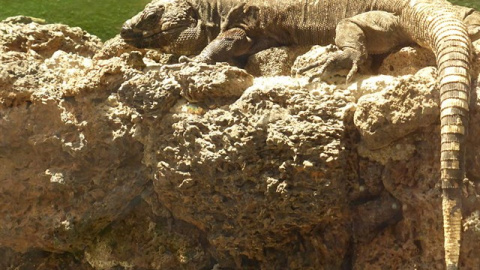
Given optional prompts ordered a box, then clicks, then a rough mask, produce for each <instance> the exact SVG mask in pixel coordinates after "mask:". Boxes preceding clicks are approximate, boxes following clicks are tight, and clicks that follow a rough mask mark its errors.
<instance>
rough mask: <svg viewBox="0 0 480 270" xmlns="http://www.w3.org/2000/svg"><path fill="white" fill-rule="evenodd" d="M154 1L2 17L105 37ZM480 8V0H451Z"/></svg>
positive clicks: (69, 1) (106, 1)
mask: <svg viewBox="0 0 480 270" xmlns="http://www.w3.org/2000/svg"><path fill="white" fill-rule="evenodd" d="M150 1H151V0H0V20H3V19H5V18H7V17H10V16H15V15H27V16H32V17H38V18H42V19H45V20H46V21H47V22H48V23H64V24H68V25H70V26H79V27H81V28H82V29H84V30H86V31H88V32H89V33H92V34H95V35H97V36H98V37H100V38H101V39H102V40H107V39H109V38H112V37H114V36H115V35H116V34H118V33H119V32H120V27H121V26H122V24H123V22H125V21H126V20H127V19H129V18H130V17H132V16H133V15H135V14H136V13H138V12H139V11H140V10H142V9H143V8H144V6H145V5H146V4H147V3H148V2H150ZM451 2H452V3H455V4H459V5H465V6H470V7H473V8H476V9H477V10H480V2H479V0H451Z"/></svg>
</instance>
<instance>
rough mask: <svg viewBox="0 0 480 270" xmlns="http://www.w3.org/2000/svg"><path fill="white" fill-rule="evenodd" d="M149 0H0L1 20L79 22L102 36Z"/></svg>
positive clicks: (116, 30) (114, 31)
mask: <svg viewBox="0 0 480 270" xmlns="http://www.w3.org/2000/svg"><path fill="white" fill-rule="evenodd" d="M150 1H151V0H0V20H3V19H5V18H7V17H10V16H16V15H27V16H32V17H37V18H42V19H45V20H46V21H47V22H48V23H64V24H67V25H70V26H79V27H81V28H82V29H84V30H86V31H87V32H89V33H92V34H95V35H97V36H98V37H100V38H101V39H102V40H106V39H109V38H112V37H114V36H115V35H116V34H118V33H119V32H120V27H121V26H122V24H123V22H125V21H126V20H127V19H129V18H130V17H132V16H133V15H135V14H136V13H138V12H139V11H141V10H142V9H143V8H144V7H145V5H146V4H147V3H148V2H150Z"/></svg>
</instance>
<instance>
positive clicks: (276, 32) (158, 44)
mask: <svg viewBox="0 0 480 270" xmlns="http://www.w3.org/2000/svg"><path fill="white" fill-rule="evenodd" d="M121 36H122V37H123V38H124V39H125V41H126V42H128V43H130V44H132V45H134V46H137V47H142V48H145V47H149V48H159V49H160V50H162V51H164V52H168V53H174V54H181V55H197V56H196V57H195V58H194V60H196V61H202V62H218V61H228V62H234V60H235V59H236V58H241V57H245V56H248V55H251V54H253V53H256V52H258V51H260V50H263V49H265V48H269V47H273V46H281V45H294V44H296V45H309V44H321V45H324V44H332V43H335V44H336V45H337V46H338V47H339V48H340V51H339V52H335V53H333V54H331V55H326V56H323V57H321V58H320V59H319V60H318V62H317V63H314V64H312V66H311V67H314V66H319V67H320V72H321V73H323V72H327V71H328V70H330V69H335V68H339V67H349V68H350V69H351V71H350V73H349V75H348V77H347V80H350V79H351V78H352V76H353V75H354V74H355V72H356V71H357V68H358V66H359V65H360V64H361V63H362V62H363V61H365V59H366V57H367V56H368V54H375V53H385V52H389V51H391V50H392V49H394V48H395V47H398V46H401V45H404V44H408V43H417V44H419V45H420V46H423V47H426V48H429V49H431V50H432V51H433V52H434V53H435V55H436V60H437V66H438V74H439V86H440V98H441V105H440V110H441V160H440V163H441V168H440V170H441V173H440V174H441V183H442V192H443V196H442V197H443V203H442V205H443V219H444V236H445V242H444V246H445V265H446V268H447V269H448V270H454V269H458V263H459V256H460V237H461V234H460V232H461V222H462V212H461V210H462V196H461V189H460V188H461V185H462V182H463V179H464V178H465V136H466V131H467V128H468V116H469V114H468V112H469V106H468V105H469V96H470V91H471V78H470V76H471V74H470V73H471V63H470V62H471V57H472V51H471V50H472V49H471V39H478V38H480V13H479V12H477V11H474V10H472V9H469V8H464V7H458V6H453V5H451V4H450V3H448V2H446V1H444V0H320V1H314V0H310V1H305V0H245V1H241V0H154V1H153V2H151V3H150V4H149V5H147V7H146V8H145V10H144V11H142V12H141V13H139V14H138V15H136V16H135V17H133V18H132V19H130V20H128V21H127V22H126V23H125V24H124V26H123V29H122V32H121Z"/></svg>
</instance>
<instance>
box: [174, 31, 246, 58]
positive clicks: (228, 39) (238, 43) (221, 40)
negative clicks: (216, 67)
mask: <svg viewBox="0 0 480 270" xmlns="http://www.w3.org/2000/svg"><path fill="white" fill-rule="evenodd" d="M252 44H253V42H252V40H251V39H250V38H249V37H248V36H247V33H246V32H245V30H243V29H241V28H232V29H228V30H227V31H225V32H222V33H220V34H219V35H218V36H217V37H216V38H215V39H214V40H213V41H212V42H210V43H209V44H208V45H207V46H206V47H205V48H204V49H203V50H202V52H201V53H200V54H199V55H197V56H195V57H194V58H193V59H192V61H195V62H204V63H215V62H228V63H234V62H235V59H234V58H235V57H239V56H242V55H245V54H247V53H248V52H249V51H250V48H251V47H252ZM185 60H186V61H188V58H182V59H181V60H180V61H185Z"/></svg>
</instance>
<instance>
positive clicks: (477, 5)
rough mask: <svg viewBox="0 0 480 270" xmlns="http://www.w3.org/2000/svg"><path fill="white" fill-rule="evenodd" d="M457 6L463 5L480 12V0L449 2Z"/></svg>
mask: <svg viewBox="0 0 480 270" xmlns="http://www.w3.org/2000/svg"><path fill="white" fill-rule="evenodd" d="M449 1H450V2H452V3H453V4H455V5H462V6H467V7H472V8H474V9H476V10H479V11H480V1H479V0H449Z"/></svg>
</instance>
